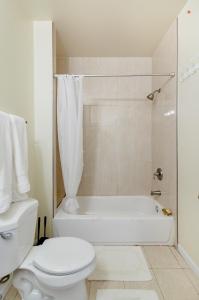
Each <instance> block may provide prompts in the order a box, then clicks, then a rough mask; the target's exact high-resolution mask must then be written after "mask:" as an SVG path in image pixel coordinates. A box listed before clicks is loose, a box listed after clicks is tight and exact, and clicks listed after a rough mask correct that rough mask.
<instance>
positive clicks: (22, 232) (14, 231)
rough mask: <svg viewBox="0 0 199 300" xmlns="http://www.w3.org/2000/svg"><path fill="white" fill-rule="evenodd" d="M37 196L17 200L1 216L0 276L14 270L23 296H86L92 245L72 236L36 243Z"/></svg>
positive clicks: (42, 299)
mask: <svg viewBox="0 0 199 300" xmlns="http://www.w3.org/2000/svg"><path fill="white" fill-rule="evenodd" d="M37 209H38V202H37V200H33V199H30V200H28V201H23V202H16V203H14V204H12V205H11V208H10V209H9V211H8V212H6V213H5V214H3V215H1V217H0V278H1V277H3V276H5V275H7V274H10V273H12V272H13V271H15V272H14V279H13V284H14V286H15V287H16V288H17V289H18V291H19V293H20V295H21V297H22V299H23V300H53V299H56V300H87V299H88V297H87V289H86V283H85V279H86V278H87V277H88V276H89V275H90V274H91V273H92V271H93V270H94V268H95V251H94V248H93V246H92V245H91V244H90V243H88V242H86V241H84V240H81V239H78V238H73V237H57V238H51V239H48V240H46V241H45V242H44V244H43V245H41V246H35V247H33V241H34V233H35V227H36V219H37Z"/></svg>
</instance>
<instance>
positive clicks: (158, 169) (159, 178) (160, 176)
mask: <svg viewBox="0 0 199 300" xmlns="http://www.w3.org/2000/svg"><path fill="white" fill-rule="evenodd" d="M155 177H157V179H158V180H162V179H163V172H162V169H161V168H157V170H156V172H155V173H153V179H155Z"/></svg>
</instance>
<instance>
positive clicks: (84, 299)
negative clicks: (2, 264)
mask: <svg viewBox="0 0 199 300" xmlns="http://www.w3.org/2000/svg"><path fill="white" fill-rule="evenodd" d="M13 285H14V286H15V288H16V289H17V290H18V292H19V294H20V296H21V298H22V300H88V294H87V288H86V281H85V280H81V281H79V282H77V283H75V284H73V285H70V286H67V287H64V288H51V287H50V286H49V287H48V286H46V285H43V284H41V283H40V282H38V280H37V278H36V277H35V275H34V274H33V273H32V272H30V271H27V270H17V271H16V272H15V273H14V278H13Z"/></svg>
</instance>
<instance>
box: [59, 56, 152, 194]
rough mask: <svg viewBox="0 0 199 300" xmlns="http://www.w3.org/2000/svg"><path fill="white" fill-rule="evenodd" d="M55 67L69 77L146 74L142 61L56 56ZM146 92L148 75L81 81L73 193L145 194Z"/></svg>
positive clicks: (146, 62) (148, 121)
mask: <svg viewBox="0 0 199 300" xmlns="http://www.w3.org/2000/svg"><path fill="white" fill-rule="evenodd" d="M57 67H58V71H59V72H60V73H66V72H68V73H72V74H128V73H129V74H131V73H138V74H139V73H141V74H142V73H149V74H150V73H151V72H152V70H151V58H148V57H146V58H69V59H68V60H67V59H65V58H59V59H58V62H57ZM150 92H151V78H150V77H135V78H89V79H85V81H84V102H85V105H84V171H83V177H82V181H81V185H80V189H79V195H132V194H133V195H138V194H145V195H146V194H149V193H150V190H151V167H152V161H151V107H152V103H151V102H150V101H147V100H146V95H147V94H148V93H150ZM58 170H59V168H58ZM59 175H60V172H59V171H58V176H59ZM58 182H59V184H58V190H59V191H60V182H61V181H60V179H58Z"/></svg>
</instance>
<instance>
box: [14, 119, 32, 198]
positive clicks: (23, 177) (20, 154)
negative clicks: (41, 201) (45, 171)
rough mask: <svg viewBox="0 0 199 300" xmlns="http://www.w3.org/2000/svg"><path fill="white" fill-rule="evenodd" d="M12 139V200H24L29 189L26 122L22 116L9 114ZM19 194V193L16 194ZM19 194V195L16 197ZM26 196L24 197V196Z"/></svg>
mask: <svg viewBox="0 0 199 300" xmlns="http://www.w3.org/2000/svg"><path fill="white" fill-rule="evenodd" d="M10 120H11V131H12V141H13V172H14V174H13V192H14V193H15V195H14V196H15V197H16V199H15V198H13V201H17V200H19V199H20V195H21V196H22V198H21V199H22V200H24V194H25V193H27V192H29V191H30V183H29V179H28V150H27V132H26V123H25V120H24V119H23V118H20V117H18V116H15V115H10ZM18 194H19V195H18ZM18 196H19V197H18ZM25 198H26V197H25Z"/></svg>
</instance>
